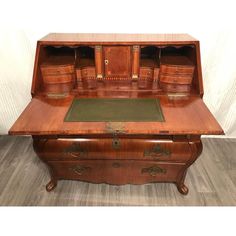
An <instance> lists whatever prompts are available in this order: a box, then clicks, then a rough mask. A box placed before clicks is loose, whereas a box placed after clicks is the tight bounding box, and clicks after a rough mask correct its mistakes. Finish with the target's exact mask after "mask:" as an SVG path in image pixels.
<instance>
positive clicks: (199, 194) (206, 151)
mask: <svg viewBox="0 0 236 236" xmlns="http://www.w3.org/2000/svg"><path fill="white" fill-rule="evenodd" d="M49 178H50V177H49V173H48V170H47V168H46V166H45V164H44V163H42V162H41V161H40V160H39V159H38V158H37V157H36V155H35V153H34V151H33V148H32V140H31V138H30V137H12V136H0V205H2V206H8V205H9V206H50V205H52V206H55V205H58V206H79V205H82V206H87V205H88V206H92V205H95V206H103V205H109V206H117V205H118V206H119V205H121V206H125V205H145V206H149V205H150V206H153V205H159V206H162V205H163V206H215V205H217V206H232V205H236V139H216V138H214V139H209V138H204V139H203V153H202V155H201V157H200V158H199V159H198V160H197V161H196V162H195V163H194V164H193V165H192V166H191V167H190V169H189V172H188V174H187V177H186V184H187V186H188V187H189V190H190V191H189V194H188V195H187V196H183V195H181V194H179V192H178V191H177V189H176V187H175V185H174V184H162V183H159V184H147V185H137V186H136V185H125V186H111V185H106V184H100V185H96V184H89V183H83V182H78V181H59V183H58V186H57V188H56V189H55V190H54V191H53V192H51V193H48V192H46V190H45V185H46V184H47V182H48V181H49Z"/></svg>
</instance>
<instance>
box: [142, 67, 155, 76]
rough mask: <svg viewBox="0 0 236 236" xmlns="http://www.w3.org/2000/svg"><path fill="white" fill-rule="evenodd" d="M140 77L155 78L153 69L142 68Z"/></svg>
mask: <svg viewBox="0 0 236 236" xmlns="http://www.w3.org/2000/svg"><path fill="white" fill-rule="evenodd" d="M139 77H140V78H142V77H144V78H153V69H152V68H148V67H140V72H139Z"/></svg>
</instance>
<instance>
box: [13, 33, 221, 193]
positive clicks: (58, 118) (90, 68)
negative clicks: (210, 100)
mask: <svg viewBox="0 0 236 236" xmlns="http://www.w3.org/2000/svg"><path fill="white" fill-rule="evenodd" d="M176 55H177V56H176ZM66 57H69V58H70V60H66V61H65V60H64V59H65V58H66ZM55 58H57V60H55ZM52 59H53V60H52ZM68 75H69V76H68ZM179 93H181V94H179ZM51 94H53V96H51ZM32 95H33V98H32V101H31V102H30V103H29V105H28V106H27V108H26V109H25V110H24V112H23V113H22V114H21V116H20V117H19V118H18V120H17V121H16V122H15V124H14V125H13V127H12V128H11V129H10V131H9V134H13V135H16V134H21V135H32V136H33V146H34V150H35V152H36V153H37V155H38V156H39V158H41V160H42V161H44V162H45V163H46V164H47V166H48V167H49V170H50V174H51V180H50V181H49V183H48V184H47V185H46V190H47V191H51V190H53V189H54V188H55V187H56V186H57V181H58V180H61V179H72V180H80V181H88V182H92V183H109V184H114V185H123V184H145V183H154V182H173V183H175V184H176V186H177V189H178V190H179V192H180V193H182V194H185V195H186V194H187V193H188V187H187V186H186V185H185V183H184V182H185V177H186V173H187V170H188V168H189V167H190V166H191V165H192V164H193V163H194V161H195V160H196V159H197V158H198V156H199V155H200V154H201V151H202V144H201V139H200V136H201V135H202V134H223V130H222V129H221V127H220V126H219V124H218V123H217V121H216V120H215V118H214V117H213V116H212V114H211V113H210V111H209V110H208V108H207V107H206V105H205V104H204V102H203V100H202V95H203V87H202V76H201V63H200V48H199V42H198V41H197V40H195V39H194V38H192V37H190V36H188V35H105V34H50V35H48V36H46V37H45V38H44V39H42V40H40V41H39V42H38V44H37V51H36V58H35V68H34V76H33V81H32ZM101 97H102V98H106V97H107V98H111V97H112V98H157V99H159V101H160V105H161V109H162V112H163V115H164V121H163V122H117V123H116V122H114V123H113V122H89V123H88V122H64V118H65V115H66V113H67V111H68V109H69V107H70V105H71V104H72V102H73V99H74V98H101Z"/></svg>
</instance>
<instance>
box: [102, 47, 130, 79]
mask: <svg viewBox="0 0 236 236" xmlns="http://www.w3.org/2000/svg"><path fill="white" fill-rule="evenodd" d="M103 50H104V63H105V65H104V67H105V77H107V78H110V77H118V78H120V77H121V78H129V77H130V76H131V74H130V72H131V71H130V69H131V48H130V46H109V47H107V46H104V47H103Z"/></svg>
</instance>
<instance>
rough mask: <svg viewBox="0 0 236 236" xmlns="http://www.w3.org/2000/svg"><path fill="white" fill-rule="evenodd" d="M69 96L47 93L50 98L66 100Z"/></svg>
mask: <svg viewBox="0 0 236 236" xmlns="http://www.w3.org/2000/svg"><path fill="white" fill-rule="evenodd" d="M67 95H68V94H67V93H47V96H48V97H49V98H65V97H66V96H67Z"/></svg>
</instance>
